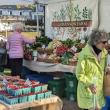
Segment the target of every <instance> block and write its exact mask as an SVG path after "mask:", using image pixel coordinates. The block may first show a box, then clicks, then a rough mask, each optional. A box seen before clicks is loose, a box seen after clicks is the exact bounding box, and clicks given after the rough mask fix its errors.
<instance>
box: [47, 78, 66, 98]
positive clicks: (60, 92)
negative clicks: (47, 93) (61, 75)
mask: <svg viewBox="0 0 110 110" xmlns="http://www.w3.org/2000/svg"><path fill="white" fill-rule="evenodd" d="M48 86H49V89H50V90H51V91H52V93H53V94H55V95H57V96H59V97H63V96H64V92H65V80H64V79H54V80H52V81H49V82H48Z"/></svg>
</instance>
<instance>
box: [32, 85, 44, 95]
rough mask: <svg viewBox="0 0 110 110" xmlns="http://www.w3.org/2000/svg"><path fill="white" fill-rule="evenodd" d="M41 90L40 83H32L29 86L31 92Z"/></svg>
mask: <svg viewBox="0 0 110 110" xmlns="http://www.w3.org/2000/svg"><path fill="white" fill-rule="evenodd" d="M41 91H42V85H41V84H38V85H34V86H32V87H31V92H34V93H36V92H41Z"/></svg>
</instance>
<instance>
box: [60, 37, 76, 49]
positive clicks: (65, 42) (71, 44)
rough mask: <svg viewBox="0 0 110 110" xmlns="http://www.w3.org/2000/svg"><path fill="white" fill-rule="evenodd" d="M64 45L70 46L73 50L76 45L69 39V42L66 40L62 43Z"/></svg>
mask: <svg viewBox="0 0 110 110" xmlns="http://www.w3.org/2000/svg"><path fill="white" fill-rule="evenodd" d="M62 43H63V44H64V45H66V46H68V47H69V48H71V47H72V46H73V45H74V41H73V40H71V39H69V38H68V39H67V40H65V41H62Z"/></svg>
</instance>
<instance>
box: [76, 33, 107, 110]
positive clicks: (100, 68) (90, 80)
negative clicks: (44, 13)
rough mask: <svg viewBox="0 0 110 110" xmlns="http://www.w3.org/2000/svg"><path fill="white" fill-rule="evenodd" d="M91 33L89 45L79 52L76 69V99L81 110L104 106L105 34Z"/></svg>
mask: <svg viewBox="0 0 110 110" xmlns="http://www.w3.org/2000/svg"><path fill="white" fill-rule="evenodd" d="M102 33H104V32H100V31H93V32H92V34H91V36H90V40H89V43H88V44H87V45H86V47H85V48H84V49H83V50H82V51H81V53H80V55H79V59H78V64H77V67H76V77H77V79H78V88H77V99H78V105H79V107H80V108H82V109H92V108H94V107H95V108H98V109H101V108H102V107H103V106H104V104H105V100H104V95H103V76H104V71H105V66H106V56H107V51H106V50H105V49H104V48H105V46H106V44H107V34H102Z"/></svg>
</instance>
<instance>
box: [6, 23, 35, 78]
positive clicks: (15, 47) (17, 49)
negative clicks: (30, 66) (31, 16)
mask: <svg viewBox="0 0 110 110" xmlns="http://www.w3.org/2000/svg"><path fill="white" fill-rule="evenodd" d="M13 30H14V32H13V34H12V35H10V36H9V37H8V41H7V45H6V48H7V50H8V54H9V59H10V64H11V71H12V76H19V75H21V71H22V62H23V55H24V52H23V44H24V43H34V41H35V39H29V38H26V37H24V36H22V35H21V32H22V30H23V24H21V23H15V24H14V25H13Z"/></svg>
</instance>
